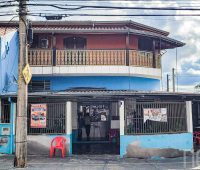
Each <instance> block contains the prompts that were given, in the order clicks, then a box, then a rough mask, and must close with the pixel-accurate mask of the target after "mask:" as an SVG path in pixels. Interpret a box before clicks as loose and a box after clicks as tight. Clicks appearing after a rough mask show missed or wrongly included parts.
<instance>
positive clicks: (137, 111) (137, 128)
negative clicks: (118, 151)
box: [125, 101, 187, 135]
mask: <svg viewBox="0 0 200 170" xmlns="http://www.w3.org/2000/svg"><path fill="white" fill-rule="evenodd" d="M125 110H126V114H125V121H126V122H125V133H126V134H127V135H131V134H158V133H181V132H186V131H187V121H186V105H185V103H184V102H135V103H133V102H131V101H129V102H126V108H125Z"/></svg>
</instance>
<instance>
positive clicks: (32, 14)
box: [28, 13, 200, 17]
mask: <svg viewBox="0 0 200 170" xmlns="http://www.w3.org/2000/svg"><path fill="white" fill-rule="evenodd" d="M28 15H30V16H39V17H45V16H47V15H55V13H28ZM57 15H59V16H62V17H70V16H95V17H114V16H117V17H133V16H146V17H147V16H149V17H152V16H154V17H164V16H165V17H166V16H193V17H194V16H200V14H89V13H87V14H83V13H78V14H77V13H69V14H57Z"/></svg>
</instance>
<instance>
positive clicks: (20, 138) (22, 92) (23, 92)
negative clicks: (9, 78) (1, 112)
mask: <svg viewBox="0 0 200 170" xmlns="http://www.w3.org/2000/svg"><path fill="white" fill-rule="evenodd" d="M26 15H27V9H26V0H19V61H18V95H17V117H16V139H15V144H16V149H15V158H14V166H15V167H18V168H24V167H26V165H27V85H26V83H25V81H24V77H23V74H22V71H23V69H24V67H25V66H26V64H27V63H28V60H27V31H26V26H27V24H26V23H27V21H26Z"/></svg>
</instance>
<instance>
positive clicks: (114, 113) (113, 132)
mask: <svg viewBox="0 0 200 170" xmlns="http://www.w3.org/2000/svg"><path fill="white" fill-rule="evenodd" d="M73 119H74V120H73V121H72V122H74V123H75V124H76V126H74V125H73V131H72V133H73V134H72V135H73V149H72V152H73V154H119V142H120V134H119V133H120V132H119V129H120V124H119V107H118V102H78V103H77V114H76V117H74V118H73Z"/></svg>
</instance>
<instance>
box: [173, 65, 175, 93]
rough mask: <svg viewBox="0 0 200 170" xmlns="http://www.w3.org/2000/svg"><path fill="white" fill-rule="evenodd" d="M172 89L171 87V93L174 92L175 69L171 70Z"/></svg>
mask: <svg viewBox="0 0 200 170" xmlns="http://www.w3.org/2000/svg"><path fill="white" fill-rule="evenodd" d="M172 87H173V92H175V69H174V68H172Z"/></svg>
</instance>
